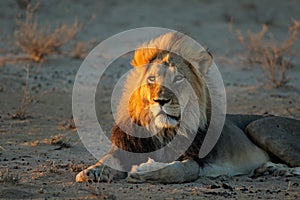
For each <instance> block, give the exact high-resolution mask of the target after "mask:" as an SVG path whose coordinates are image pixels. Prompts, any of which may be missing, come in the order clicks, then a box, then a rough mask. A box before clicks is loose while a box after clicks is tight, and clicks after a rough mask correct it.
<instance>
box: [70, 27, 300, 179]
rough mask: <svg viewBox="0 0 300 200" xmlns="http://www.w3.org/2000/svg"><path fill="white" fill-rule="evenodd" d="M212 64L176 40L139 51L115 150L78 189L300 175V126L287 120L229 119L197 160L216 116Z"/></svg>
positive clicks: (164, 39)
mask: <svg viewBox="0 0 300 200" xmlns="http://www.w3.org/2000/svg"><path fill="white" fill-rule="evenodd" d="M213 64H214V62H213V60H212V56H211V54H210V53H208V52H207V51H206V50H204V49H203V48H200V49H199V47H198V46H197V45H195V43H193V42H191V41H190V40H189V39H188V37H187V36H185V35H183V34H181V33H178V32H170V33H167V34H164V35H161V36H159V37H157V38H156V39H153V40H151V41H149V42H147V43H145V44H143V45H142V46H141V47H140V48H138V49H137V50H136V51H135V55H134V58H133V60H132V65H133V66H134V70H133V71H132V72H130V74H129V76H128V77H127V79H126V82H125V87H124V91H123V96H122V98H121V99H120V103H119V107H118V111H117V112H118V113H117V119H116V123H115V125H114V127H113V129H112V133H111V142H112V144H113V145H112V148H111V150H110V152H109V153H108V154H106V155H105V156H104V157H103V158H102V159H101V160H99V161H98V162H97V163H96V164H95V165H93V166H90V167H89V168H87V169H86V170H83V171H82V172H80V173H79V174H78V175H77V176H76V181H77V182H83V181H89V180H94V181H110V180H112V179H118V178H125V177H127V179H128V180H129V181H133V182H144V181H152V182H164V183H181V182H188V181H193V180H196V179H197V178H199V176H211V177H216V176H220V175H229V176H234V175H240V174H252V175H253V176H258V175H262V174H264V173H266V172H269V173H274V172H275V173H277V174H278V175H286V174H289V175H300V167H299V166H300V145H299V144H300V122H299V121H297V120H294V119H289V118H284V117H275V116H259V115H226V120H225V123H224V126H223V129H222V132H221V135H220V137H219V138H218V141H217V143H216V145H215V146H214V147H213V149H212V150H211V151H210V152H209V153H208V155H206V156H205V157H203V158H200V157H199V151H200V148H201V145H202V144H203V141H204V139H205V136H206V133H207V129H208V127H209V125H210V123H211V116H212V112H211V111H212V101H211V100H212V99H211V98H212V97H211V95H210V91H209V88H208V87H207V82H206V80H205V79H204V75H205V74H207V73H209V71H210V69H211V66H212V65H213ZM208 137H209V136H208ZM162 149H163V150H162ZM128 152H131V153H132V154H128ZM148 157H150V158H151V159H149V160H148ZM147 160H148V161H147ZM273 162H276V163H277V164H275V163H273ZM108 163H109V164H112V163H114V164H113V166H117V167H114V169H113V168H111V167H109V166H108V165H106V164H108ZM110 166H111V165H110ZM115 168H117V169H115ZM130 170H131V171H130ZM127 172H129V173H127Z"/></svg>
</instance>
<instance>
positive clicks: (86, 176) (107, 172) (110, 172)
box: [76, 153, 126, 182]
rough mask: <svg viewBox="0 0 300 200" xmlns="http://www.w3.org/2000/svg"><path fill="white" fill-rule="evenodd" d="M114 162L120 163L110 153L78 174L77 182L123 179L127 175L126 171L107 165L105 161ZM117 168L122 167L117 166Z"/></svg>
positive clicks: (114, 164) (115, 164)
mask: <svg viewBox="0 0 300 200" xmlns="http://www.w3.org/2000/svg"><path fill="white" fill-rule="evenodd" d="M108 162H114V163H113V165H110V166H117V165H119V163H118V161H116V159H114V158H113V155H112V154H110V153H108V154H106V155H105V156H104V157H103V158H102V159H101V160H99V161H98V162H97V163H96V164H95V165H92V166H90V167H88V168H87V169H85V170H83V171H81V172H79V173H78V174H77V175H76V182H87V181H97V182H100V181H105V182H110V181H111V180H113V179H122V178H125V177H126V173H125V172H122V171H119V170H116V169H113V168H111V167H109V166H108V165H106V164H105V163H108ZM116 168H119V169H120V168H121V167H120V166H119V167H116Z"/></svg>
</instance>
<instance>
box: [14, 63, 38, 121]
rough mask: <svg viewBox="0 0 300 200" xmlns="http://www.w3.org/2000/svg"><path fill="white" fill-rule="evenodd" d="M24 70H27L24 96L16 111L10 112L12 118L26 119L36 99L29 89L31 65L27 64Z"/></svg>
mask: <svg viewBox="0 0 300 200" xmlns="http://www.w3.org/2000/svg"><path fill="white" fill-rule="evenodd" d="M24 70H25V72H26V77H25V84H24V88H23V97H22V100H21V104H20V106H19V107H18V108H17V110H16V111H15V113H13V114H11V113H9V115H10V117H11V118H12V119H25V118H26V113H27V111H28V109H29V108H30V106H31V104H32V103H33V102H34V99H33V98H32V97H31V95H30V90H29V86H28V81H29V66H28V65H27V66H26V67H24Z"/></svg>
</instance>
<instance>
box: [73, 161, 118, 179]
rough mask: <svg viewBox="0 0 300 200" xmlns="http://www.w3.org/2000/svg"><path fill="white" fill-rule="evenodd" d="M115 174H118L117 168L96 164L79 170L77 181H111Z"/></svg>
mask: <svg viewBox="0 0 300 200" xmlns="http://www.w3.org/2000/svg"><path fill="white" fill-rule="evenodd" d="M115 174H116V170H114V169H112V168H110V167H107V166H106V165H102V164H96V165H92V166H90V167H89V168H87V169H85V170H83V171H81V172H79V173H78V174H77V175H76V182H87V181H97V182H100V181H105V182H110V181H111V180H112V179H113V177H114V175H115Z"/></svg>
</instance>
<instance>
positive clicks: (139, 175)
mask: <svg viewBox="0 0 300 200" xmlns="http://www.w3.org/2000/svg"><path fill="white" fill-rule="evenodd" d="M198 177H199V165H198V163H197V162H196V161H194V160H184V161H174V162H171V163H157V162H154V161H153V160H151V159H149V161H148V162H147V163H143V164H141V165H139V166H135V167H134V168H133V170H132V171H131V172H130V173H129V174H128V177H127V180H128V181H129V182H160V183H182V182H190V181H194V180H196V179H198Z"/></svg>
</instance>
